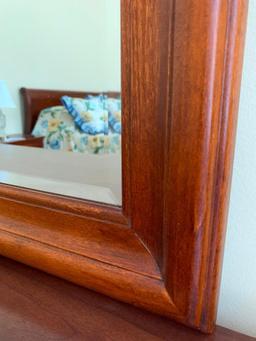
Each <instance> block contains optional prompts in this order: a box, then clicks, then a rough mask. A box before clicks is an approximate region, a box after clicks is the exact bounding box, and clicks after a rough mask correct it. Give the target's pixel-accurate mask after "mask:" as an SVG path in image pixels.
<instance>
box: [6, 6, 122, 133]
mask: <svg viewBox="0 0 256 341" xmlns="http://www.w3.org/2000/svg"><path fill="white" fill-rule="evenodd" d="M0 22H1V30H0V42H1V54H0V79H5V80H6V81H7V82H8V85H9V87H10V91H11V94H12V96H13V98H14V100H15V102H16V105H17V109H15V110H5V112H6V114H7V115H8V117H7V132H8V133H20V132H21V127H22V120H21V115H20V101H19V95H18V90H19V88H20V87H22V86H25V87H31V88H47V89H67V90H85V91H87V90H88V91H111V90H113V91H119V90H120V0H44V1H35V0H1V1H0Z"/></svg>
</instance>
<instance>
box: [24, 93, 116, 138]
mask: <svg viewBox="0 0 256 341" xmlns="http://www.w3.org/2000/svg"><path fill="white" fill-rule="evenodd" d="M20 94H21V100H22V105H23V117H24V133H25V134H31V132H32V130H33V127H34V125H35V124H36V121H37V118H38V115H39V113H40V111H41V110H43V109H45V108H48V107H52V106H55V105H61V101H60V98H61V97H62V96H65V95H67V96H71V97H82V98H84V97H85V96H87V95H98V94H99V93H95V92H85V91H68V90H40V89H27V88H21V89H20ZM104 94H106V95H108V96H109V97H114V98H116V97H119V96H120V92H104Z"/></svg>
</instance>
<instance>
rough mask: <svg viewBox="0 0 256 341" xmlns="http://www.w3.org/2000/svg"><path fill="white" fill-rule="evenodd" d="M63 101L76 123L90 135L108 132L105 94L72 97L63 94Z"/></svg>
mask: <svg viewBox="0 0 256 341" xmlns="http://www.w3.org/2000/svg"><path fill="white" fill-rule="evenodd" d="M61 101H62V103H63V105H64V106H65V108H66V109H67V110H68V112H69V114H70V115H71V116H72V117H73V119H74V122H75V124H76V125H77V127H79V128H80V130H81V131H82V132H84V133H87V134H90V135H97V134H108V111H107V110H106V109H105V104H104V101H105V98H104V96H102V95H100V96H95V97H94V96H88V98H85V99H83V98H72V97H69V96H63V97H62V98H61Z"/></svg>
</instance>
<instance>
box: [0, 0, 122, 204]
mask: <svg viewBox="0 0 256 341" xmlns="http://www.w3.org/2000/svg"><path fill="white" fill-rule="evenodd" d="M0 22H1V30H0V41H1V54H0V153H1V158H0V182H1V183H5V184H9V185H14V186H20V187H26V188H30V189H34V190H40V191H44V192H51V193H56V194H59V195H64V196H71V197H76V198H80V199H86V200H92V201H96V202H103V203H107V204H112V205H117V206H120V205H121V204H122V202H121V192H122V188H121V132H122V123H121V122H122V111H121V107H122V105H121V24H120V0H44V1H35V0H1V2H0Z"/></svg>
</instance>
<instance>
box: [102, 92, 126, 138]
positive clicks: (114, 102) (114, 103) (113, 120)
mask: <svg viewBox="0 0 256 341" xmlns="http://www.w3.org/2000/svg"><path fill="white" fill-rule="evenodd" d="M105 103H106V108H107V110H108V122H109V125H110V127H111V128H112V130H113V131H114V132H115V133H118V134H121V133H122V111H121V99H117V98H108V99H105Z"/></svg>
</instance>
